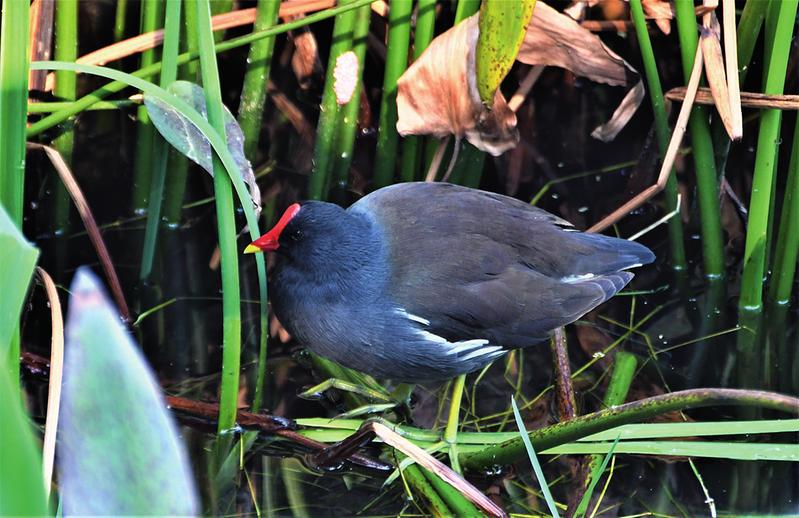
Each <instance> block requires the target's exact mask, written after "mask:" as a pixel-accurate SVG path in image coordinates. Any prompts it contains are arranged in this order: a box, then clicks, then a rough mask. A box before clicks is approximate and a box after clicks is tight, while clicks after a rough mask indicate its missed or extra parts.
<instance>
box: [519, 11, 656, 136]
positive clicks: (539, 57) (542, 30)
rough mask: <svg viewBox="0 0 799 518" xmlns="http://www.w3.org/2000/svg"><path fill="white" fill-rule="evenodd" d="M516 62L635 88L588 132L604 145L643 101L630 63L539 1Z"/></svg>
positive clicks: (639, 80) (642, 88)
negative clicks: (612, 111) (602, 120)
mask: <svg viewBox="0 0 799 518" xmlns="http://www.w3.org/2000/svg"><path fill="white" fill-rule="evenodd" d="M517 59H518V60H519V61H521V62H522V63H527V64H530V65H549V66H557V67H561V68H566V69H568V70H571V71H572V72H574V73H575V74H576V75H578V76H582V77H587V78H588V79H590V80H592V81H595V82H598V83H605V84H608V85H611V86H629V85H634V86H633V87H632V88H631V89H630V91H629V92H628V93H627V95H626V96H625V97H624V99H623V100H622V102H621V104H620V105H619V107H618V108H617V109H616V111H615V112H614V113H613V116H612V117H611V119H610V120H609V121H608V122H606V123H605V124H603V125H601V126H599V127H598V128H596V129H594V131H593V132H592V133H591V136H592V137H594V138H597V139H599V140H602V141H603V142H608V141H611V140H613V139H614V138H615V137H616V135H617V134H618V133H619V131H621V129H622V128H623V127H624V126H625V125H626V124H627V122H628V121H629V120H630V118H631V117H632V116H633V114H634V113H635V111H636V110H637V109H638V106H639V105H640V104H641V101H642V100H643V98H644V86H643V83H642V81H641V78H640V76H639V74H638V72H637V71H636V70H635V69H634V68H633V67H631V66H630V64H629V63H627V62H626V61H624V60H623V59H622V58H621V57H619V56H618V55H617V54H616V53H615V52H613V51H612V50H610V49H609V48H608V47H606V46H605V44H604V43H602V40H601V39H599V37H598V36H596V35H594V34H592V33H591V32H590V31H588V30H586V29H584V28H583V27H580V24H578V23H577V22H576V21H574V20H573V19H571V18H570V17H569V16H566V15H565V14H562V13H559V12H558V11H556V10H555V9H553V8H552V7H550V6H548V5H547V4H545V3H544V2H542V1H541V0H538V1H537V2H536V4H535V11H533V18H532V20H531V21H530V25H529V26H528V29H527V34H526V35H525V38H524V42H523V43H522V48H521V50H519V56H518V57H517Z"/></svg>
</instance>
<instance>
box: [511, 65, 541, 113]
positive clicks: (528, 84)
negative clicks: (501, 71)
mask: <svg viewBox="0 0 799 518" xmlns="http://www.w3.org/2000/svg"><path fill="white" fill-rule="evenodd" d="M545 68H546V65H533V68H531V69H530V71H529V72H527V75H526V76H524V79H522V82H521V83H519V88H517V89H516V92H515V93H514V94H513V97H511V98H510V101H508V108H510V109H511V111H513V112H514V113H515V112H517V111H519V108H520V107H521V105H522V103H524V100H525V99H526V98H527V96H528V95H529V94H530V90H532V89H533V86H534V85H535V83H536V81H538V78H539V77H541V73H542V72H543V71H544V69H545Z"/></svg>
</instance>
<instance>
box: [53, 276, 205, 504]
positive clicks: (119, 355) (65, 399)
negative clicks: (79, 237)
mask: <svg viewBox="0 0 799 518" xmlns="http://www.w3.org/2000/svg"><path fill="white" fill-rule="evenodd" d="M70 292H71V296H70V300H69V316H68V318H67V326H66V344H65V349H66V360H65V363H64V387H63V394H62V406H61V423H60V426H59V430H58V438H59V450H58V473H59V480H60V493H61V501H62V503H63V509H64V515H73V516H74V515H80V516H83V515H107V516H121V515H126V516H131V515H150V516H153V515H156V516H173V515H190V516H196V515H197V514H198V510H199V507H198V505H197V496H196V491H195V488H194V481H193V478H192V476H191V469H190V468H189V464H188V461H187V458H186V453H185V448H184V447H183V444H182V442H181V440H180V438H179V436H178V430H177V427H176V426H175V423H174V421H173V419H172V418H171V416H170V415H169V414H168V413H167V409H166V404H165V403H164V399H163V397H162V395H161V388H160V386H159V385H158V383H157V382H156V379H155V377H154V376H153V374H152V372H151V371H150V369H149V367H148V366H147V364H146V362H145V360H144V358H143V356H142V355H141V353H140V352H139V348H138V346H137V345H136V343H135V342H134V341H133V340H132V339H131V337H130V335H129V334H128V332H127V330H126V329H125V328H124V327H123V325H122V322H121V320H120V318H119V315H118V313H117V311H116V310H115V309H114V308H113V306H112V305H111V304H110V303H109V302H108V298H107V297H106V295H105V293H104V292H103V290H102V288H101V286H100V282H99V281H98V280H97V277H95V276H94V274H92V273H91V272H90V271H89V269H88V268H81V269H79V270H78V272H77V274H76V275H75V279H74V280H73V281H72V286H71V288H70Z"/></svg>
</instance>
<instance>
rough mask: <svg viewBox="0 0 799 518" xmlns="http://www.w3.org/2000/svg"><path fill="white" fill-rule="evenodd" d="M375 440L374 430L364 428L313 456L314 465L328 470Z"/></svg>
mask: <svg viewBox="0 0 799 518" xmlns="http://www.w3.org/2000/svg"><path fill="white" fill-rule="evenodd" d="M374 438H375V432H374V430H373V429H371V428H369V427H367V426H362V427H361V428H360V429H359V430H358V431H357V432H355V433H353V434H352V435H350V436H349V437H347V438H346V439H344V440H343V441H339V442H337V443H336V444H333V445H332V446H328V447H327V448H325V449H324V450H322V451H320V452H319V453H317V454H315V455H314V456H313V463H314V464H315V465H316V466H318V467H320V468H326V467H331V466H335V465H336V464H339V463H341V462H343V461H345V460H346V459H347V458H349V457H350V456H351V455H352V454H353V453H355V452H356V451H357V450H358V449H359V448H361V447H363V446H366V445H367V444H369V443H370V442H372V439H374Z"/></svg>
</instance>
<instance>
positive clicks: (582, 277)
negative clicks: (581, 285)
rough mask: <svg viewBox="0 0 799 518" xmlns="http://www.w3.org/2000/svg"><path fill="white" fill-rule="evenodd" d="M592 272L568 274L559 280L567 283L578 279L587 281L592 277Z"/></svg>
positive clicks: (578, 280)
mask: <svg viewBox="0 0 799 518" xmlns="http://www.w3.org/2000/svg"><path fill="white" fill-rule="evenodd" d="M593 278H594V274H593V273H584V274H582V275H569V276H568V277H562V278H561V279H560V280H561V282H568V283H569V284H571V283H573V282H580V281H587V280H588V279H593Z"/></svg>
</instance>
